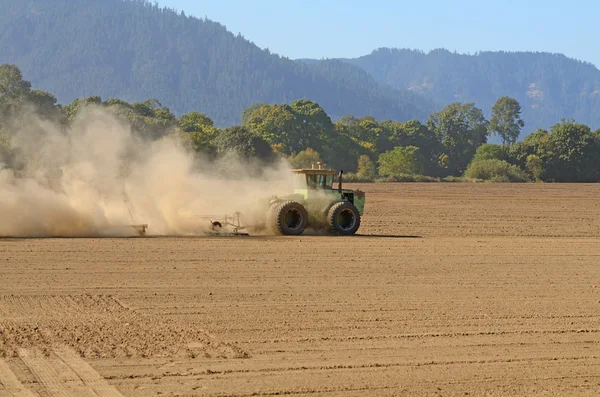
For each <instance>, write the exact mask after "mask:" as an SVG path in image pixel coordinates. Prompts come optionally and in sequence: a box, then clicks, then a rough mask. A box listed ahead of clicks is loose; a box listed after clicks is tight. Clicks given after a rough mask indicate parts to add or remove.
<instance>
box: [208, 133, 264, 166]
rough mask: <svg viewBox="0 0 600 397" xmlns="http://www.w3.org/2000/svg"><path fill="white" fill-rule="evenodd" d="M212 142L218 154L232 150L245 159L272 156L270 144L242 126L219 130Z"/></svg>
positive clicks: (222, 154) (221, 154) (224, 153)
mask: <svg viewBox="0 0 600 397" xmlns="http://www.w3.org/2000/svg"><path fill="white" fill-rule="evenodd" d="M214 144H215V147H216V150H217V154H218V155H220V156H224V155H226V154H228V153H230V152H233V153H236V154H237V155H238V156H239V157H241V158H246V159H249V158H260V159H263V160H270V159H271V158H272V157H273V150H272V149H271V146H270V145H269V144H268V143H267V142H266V141H265V140H264V139H262V138H261V137H258V136H256V135H254V134H253V133H251V132H250V131H248V129H246V128H244V127H239V126H236V127H231V128H226V129H224V130H221V131H220V133H219V134H218V135H217V137H216V138H215V139H214Z"/></svg>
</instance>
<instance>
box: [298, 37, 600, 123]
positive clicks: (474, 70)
mask: <svg viewBox="0 0 600 397" xmlns="http://www.w3.org/2000/svg"><path fill="white" fill-rule="evenodd" d="M340 61H343V62H347V63H349V64H352V65H357V66H360V67H361V68H363V69H364V70H365V71H366V72H368V73H369V74H370V75H371V76H372V77H373V78H374V79H375V80H376V81H377V82H379V83H381V84H385V85H388V86H389V87H392V88H395V89H397V90H404V89H408V90H410V91H412V92H415V93H420V94H422V95H424V96H425V97H426V98H429V99H430V100H432V101H434V102H435V103H436V104H437V107H440V106H444V105H447V104H448V103H451V102H454V101H460V102H475V104H476V105H477V106H478V107H479V108H481V109H483V110H484V112H485V113H486V115H487V116H488V117H489V114H490V112H491V108H492V106H493V105H494V103H495V102H496V100H497V99H498V97H500V96H504V95H506V96H510V97H513V98H516V99H517V100H518V101H519V102H520V103H521V106H522V109H523V118H524V120H525V122H526V127H525V129H524V132H531V131H533V130H535V129H537V128H548V127H550V126H551V125H553V124H555V123H557V122H558V121H560V119H561V118H563V117H564V118H574V119H576V121H578V122H580V123H585V124H588V125H590V126H591V127H593V128H597V127H600V70H598V69H597V68H596V67H595V66H594V65H592V64H590V63H585V62H581V61H577V60H574V59H570V58H567V57H566V56H564V55H560V54H550V53H541V52H502V51H501V52H480V53H477V54H475V55H463V54H457V53H453V52H450V51H447V50H443V49H440V50H434V51H431V52H429V53H425V52H422V51H415V50H408V49H389V48H381V49H378V50H375V51H373V52H372V53H371V54H369V55H365V56H363V57H360V58H355V59H341V60H340ZM303 62H304V63H307V64H311V65H318V64H319V62H318V61H315V60H310V61H308V62H307V60H303ZM327 62H330V61H327Z"/></svg>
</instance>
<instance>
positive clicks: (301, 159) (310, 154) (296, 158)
mask: <svg viewBox="0 0 600 397" xmlns="http://www.w3.org/2000/svg"><path fill="white" fill-rule="evenodd" d="M288 161H289V162H290V164H291V166H292V167H294V168H311V167H312V166H313V165H316V164H317V163H318V162H320V161H321V156H320V155H319V153H318V152H317V151H315V150H313V149H311V148H306V150H302V151H301V152H299V153H298V154H295V155H292V156H290V157H289V158H288Z"/></svg>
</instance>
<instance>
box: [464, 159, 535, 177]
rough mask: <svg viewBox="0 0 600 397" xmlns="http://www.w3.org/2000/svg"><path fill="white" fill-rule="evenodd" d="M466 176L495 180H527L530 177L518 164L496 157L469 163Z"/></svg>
mask: <svg viewBox="0 0 600 397" xmlns="http://www.w3.org/2000/svg"><path fill="white" fill-rule="evenodd" d="M465 176H466V177H467V178H473V179H483V180H486V181H495V182H526V181H527V179H528V178H527V176H526V175H525V174H524V173H523V171H522V170H521V169H520V168H519V167H517V166H516V165H512V164H510V163H508V162H507V161H504V160H496V159H491V160H481V161H476V162H473V163H471V164H469V167H468V168H467V170H466V171H465Z"/></svg>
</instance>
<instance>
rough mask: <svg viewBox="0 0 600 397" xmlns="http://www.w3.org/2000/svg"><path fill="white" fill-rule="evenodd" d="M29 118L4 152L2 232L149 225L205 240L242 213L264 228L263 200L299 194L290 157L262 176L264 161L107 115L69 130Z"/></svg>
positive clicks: (103, 230)
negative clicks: (222, 154)
mask: <svg viewBox="0 0 600 397" xmlns="http://www.w3.org/2000/svg"><path fill="white" fill-rule="evenodd" d="M22 117H26V122H21V123H17V124H19V125H26V127H22V128H19V129H18V130H17V131H13V134H12V135H13V136H12V150H11V152H12V153H13V156H12V157H13V158H12V159H7V158H6V157H7V156H6V155H5V156H4V157H5V158H4V159H2V157H1V156H2V154H0V214H2V221H1V222H0V236H12V237H53V236H63V237H87V236H128V235H135V234H136V233H137V231H136V230H135V229H134V228H132V227H131V225H133V224H148V226H149V228H148V230H147V234H148V235H200V234H204V233H206V232H207V231H208V230H209V229H210V222H209V219H212V220H215V219H216V218H219V217H222V216H224V215H226V214H233V213H234V212H236V211H240V212H242V213H243V214H245V216H246V221H247V222H248V223H251V222H256V220H257V219H260V217H261V212H262V211H263V209H262V208H261V205H262V204H263V203H264V201H261V200H264V199H265V198H267V199H268V198H269V197H270V196H271V195H272V194H283V193H284V192H286V191H287V192H289V189H290V188H291V186H290V183H291V181H290V179H289V173H288V166H287V164H286V163H285V162H283V161H282V162H281V163H280V164H277V165H276V166H271V167H268V168H264V169H261V173H260V174H261V176H260V177H256V176H253V175H256V172H254V171H255V170H256V168H255V167H257V165H256V164H249V163H247V162H242V161H240V160H238V159H237V157H235V156H234V155H231V156H228V157H227V158H225V159H221V160H219V161H217V162H216V163H215V162H210V161H208V160H206V159H202V158H198V155H196V154H194V153H192V152H191V151H190V150H188V149H187V148H186V147H185V146H184V145H183V144H182V142H180V140H178V139H177V138H176V137H174V136H175V135H169V136H166V137H164V138H162V139H159V140H155V141H149V140H145V139H143V138H141V137H140V136H139V135H137V134H134V133H132V131H131V128H130V127H129V126H128V125H127V124H126V123H123V122H122V121H121V120H119V119H118V118H117V117H116V116H114V115H112V114H110V113H109V112H107V111H104V110H101V109H97V108H96V109H94V108H87V109H85V110H84V111H82V112H80V114H79V115H78V117H77V119H76V120H74V121H73V122H72V123H71V125H70V126H69V127H68V128H65V127H63V126H60V125H59V124H58V123H54V122H50V121H47V120H43V119H41V118H39V117H37V116H35V115H34V114H32V113H28V114H26V115H24V116H22ZM9 163H12V164H11V166H10V167H9ZM224 169H226V171H227V172H225V171H223V170H224ZM202 216H207V217H208V218H206V219H205V218H202Z"/></svg>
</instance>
